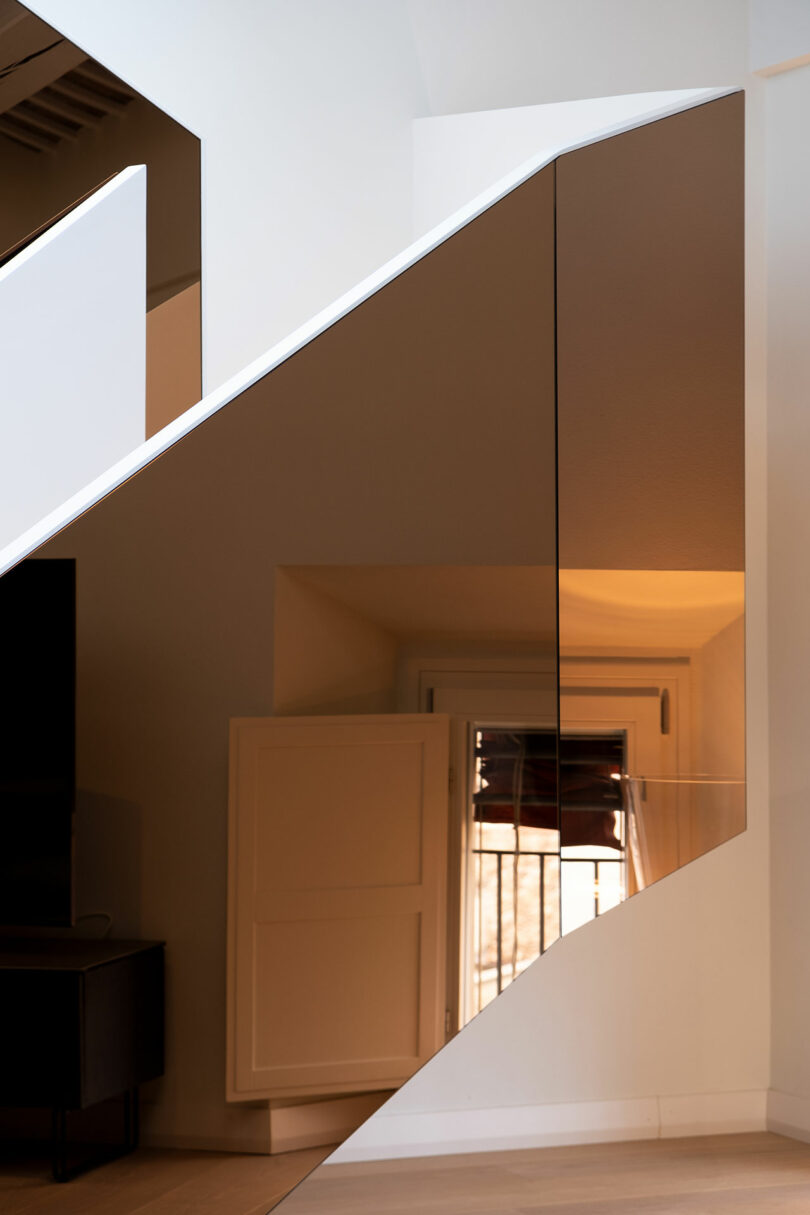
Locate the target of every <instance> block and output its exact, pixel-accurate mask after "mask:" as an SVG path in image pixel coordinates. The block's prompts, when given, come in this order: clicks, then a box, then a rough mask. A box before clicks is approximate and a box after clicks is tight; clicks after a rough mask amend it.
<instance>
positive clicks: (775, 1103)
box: [768, 1088, 810, 1143]
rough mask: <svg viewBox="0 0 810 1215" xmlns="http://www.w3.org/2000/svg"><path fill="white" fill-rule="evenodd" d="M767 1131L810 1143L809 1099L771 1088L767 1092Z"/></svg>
mask: <svg viewBox="0 0 810 1215" xmlns="http://www.w3.org/2000/svg"><path fill="white" fill-rule="evenodd" d="M768 1130H769V1131H774V1132H775V1133H776V1134H777V1135H787V1136H788V1137H789V1138H790V1139H801V1140H802V1142H803V1143H810V1098H809V1097H797V1096H796V1095H795V1094H794V1093H782V1092H780V1091H779V1090H778V1089H775V1088H772V1089H770V1090H769V1092H768Z"/></svg>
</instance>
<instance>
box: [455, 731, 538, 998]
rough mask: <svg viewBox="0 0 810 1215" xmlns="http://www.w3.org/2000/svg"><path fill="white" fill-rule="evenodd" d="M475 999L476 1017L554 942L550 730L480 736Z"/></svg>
mask: <svg viewBox="0 0 810 1215" xmlns="http://www.w3.org/2000/svg"><path fill="white" fill-rule="evenodd" d="M472 801H473V815H474V833H473V848H472V853H473V859H474V881H475V894H474V907H473V937H472V939H473V954H474V963H473V969H472V982H473V992H472V993H471V994H472V999H471V1001H470V1000H469V997H468V1007H470V1010H471V1012H480V1011H481V1009H482V1008H483V1007H484V1006H485V1005H486V1004H488V1003H489V1002H490V1000H493V999H494V998H495V996H497V995H499V994H500V993H501V991H503V989H504V987H506V986H507V985H508V984H509V983H511V982H512V980H513V979H515V978H517V976H518V975H519V974H520V973H521V972H522V971H523V970H525V969H526V967H527V966H528V965H529V964H530V963H531V962H533V961H534V959H535V958H536V957H537V956H538V954H541V953H543V952H544V951H545V949H546V948H547V947H548V946H549V945H550V944H551V942H552V941H554V940H556V939H557V937H558V936H559V859H560V844H559V840H560V836H559V831H558V829H557V741H556V734H555V731H553V730H547V729H546V730H543V729H535V730H531V729H524V730H497V729H486V728H485V729H479V730H476V732H475V774H474V781H473V797H472Z"/></svg>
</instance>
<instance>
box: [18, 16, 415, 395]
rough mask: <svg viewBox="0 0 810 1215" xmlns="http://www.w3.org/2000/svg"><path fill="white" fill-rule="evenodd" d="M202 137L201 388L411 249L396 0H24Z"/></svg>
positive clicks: (409, 94) (403, 24) (406, 41)
mask: <svg viewBox="0 0 810 1215" xmlns="http://www.w3.org/2000/svg"><path fill="white" fill-rule="evenodd" d="M28 7H29V8H31V9H33V10H34V11H35V12H36V13H37V14H38V15H40V16H41V17H43V18H44V19H45V20H46V21H50V22H51V23H52V24H54V25H56V26H57V28H58V29H59V30H60V31H61V32H62V33H64V34H65V35H66V36H67V37H68V38H70V39H72V40H73V41H74V42H76V43H78V44H79V45H80V46H81V47H83V48H84V49H85V50H86V51H87V52H88V53H89V54H91V55H93V56H94V57H95V58H97V59H99V60H100V61H101V62H102V63H104V64H105V66H107V67H109V68H110V69H111V70H112V71H113V72H115V73H116V74H117V75H118V76H120V77H122V78H123V79H124V80H126V81H127V82H129V83H131V84H132V85H133V86H134V87H135V88H137V89H138V90H139V91H140V92H141V93H143V94H144V95H145V96H146V97H148V98H149V100H151V101H153V102H154V103H155V104H156V105H158V106H160V107H161V108H162V109H164V110H165V111H166V112H167V113H169V114H170V115H171V116H172V117H174V118H176V119H177V120H178V121H179V122H181V123H183V124H184V125H185V126H186V127H188V128H189V129H190V130H192V131H193V132H194V133H195V134H197V135H199V136H200V137H201V138H202V140H203V274H204V276H205V277H204V287H203V291H204V296H203V334H204V350H203V362H204V367H205V375H206V383H205V385H204V388H205V390H206V391H210V390H211V389H212V388H214V387H216V386H217V385H219V384H221V383H222V382H223V381H224V380H226V379H227V378H228V377H229V376H231V375H233V374H234V373H235V372H237V371H239V370H240V369H241V368H242V367H243V366H244V365H245V364H247V363H249V362H250V361H251V360H252V359H254V358H256V357H257V356H258V355H259V354H261V353H262V352H263V351H264V350H266V349H268V348H269V347H270V346H271V345H273V343H274V342H276V341H278V340H279V339H280V338H282V337H284V336H285V335H286V334H288V333H289V332H291V331H292V330H293V329H294V328H296V326H298V325H299V324H301V323H302V322H303V321H305V320H306V319H307V318H308V317H310V316H311V315H312V314H314V313H315V312H317V311H318V310H319V309H321V308H322V307H324V306H325V305H326V304H328V303H330V302H331V300H333V299H334V298H335V297H336V296H338V295H340V294H341V293H342V292H343V291H345V290H347V289H348V288H349V287H351V286H353V285H354V283H356V282H357V281H358V280H359V279H360V278H362V277H363V276H364V275H365V274H367V273H369V272H370V271H371V270H373V269H374V268H375V267H376V266H378V265H379V264H381V263H382V262H384V261H385V260H386V259H387V258H388V257H390V256H392V255H393V254H394V253H395V252H397V251H398V250H399V249H401V248H402V247H403V246H405V245H406V244H408V243H409V241H410V230H411V216H410V205H411V204H410V189H411V168H410V156H411V153H410V121H411V119H412V118H413V117H415V116H416V115H420V114H424V113H427V102H426V99H425V93H424V88H423V84H422V79H421V75H420V72H419V67H418V64H417V60H416V55H415V50H414V46H413V38H412V34H411V29H410V25H409V23H408V18H407V12H406V9H405V5H404V2H403V0H385V2H384V3H380V2H379V0H341V3H339V4H336V3H335V2H334V0H272V2H268V0H230V2H229V3H228V4H200V3H199V0H172V2H171V3H170V4H167V3H166V0H117V3H115V4H110V3H109V0H33V2H32V3H31V4H29V6H28Z"/></svg>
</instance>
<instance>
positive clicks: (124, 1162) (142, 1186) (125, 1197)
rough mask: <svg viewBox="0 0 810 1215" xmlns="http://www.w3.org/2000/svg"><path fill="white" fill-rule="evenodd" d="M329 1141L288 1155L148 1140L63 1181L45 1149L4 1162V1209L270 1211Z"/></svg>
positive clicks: (254, 1214)
mask: <svg viewBox="0 0 810 1215" xmlns="http://www.w3.org/2000/svg"><path fill="white" fill-rule="evenodd" d="M330 1150H331V1149H329V1148H315V1149H311V1150H310V1151H306V1152H289V1153H288V1154H286V1155H284V1156H237V1155H235V1154H233V1153H231V1152H222V1153H220V1152H158V1151H154V1150H152V1149H150V1148H142V1149H141V1150H140V1151H137V1152H133V1153H132V1155H130V1156H124V1157H122V1158H121V1159H120V1160H115V1161H112V1162H111V1163H110V1164H105V1165H102V1166H101V1168H97V1169H93V1170H92V1171H91V1172H88V1173H84V1174H83V1175H81V1176H79V1177H76V1178H74V1179H73V1181H68V1182H65V1183H63V1184H59V1185H57V1184H56V1183H55V1182H53V1181H52V1180H51V1177H50V1172H49V1166H48V1164H47V1162H46V1161H45V1160H44V1159H43V1158H42V1156H41V1155H40V1156H38V1157H33V1158H29V1159H27V1160H21V1161H18V1162H16V1163H14V1164H9V1163H7V1162H0V1212H1V1213H2V1215H135V1213H136V1212H137V1215H265V1213H266V1212H267V1211H269V1210H270V1209H271V1208H272V1207H274V1206H275V1205H276V1204H277V1203H278V1202H279V1200H280V1199H281V1198H282V1197H283V1196H284V1195H285V1194H288V1193H289V1191H290V1190H291V1189H292V1187H293V1186H294V1185H295V1184H296V1183H297V1182H299V1181H300V1180H301V1178H302V1177H305V1176H306V1175H307V1173H308V1172H309V1171H310V1169H314V1168H315V1166H316V1165H317V1164H319V1163H320V1161H321V1160H323V1158H324V1156H326V1155H327V1154H328V1152H329V1151H330Z"/></svg>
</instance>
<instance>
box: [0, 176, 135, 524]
mask: <svg viewBox="0 0 810 1215" xmlns="http://www.w3.org/2000/svg"><path fill="white" fill-rule="evenodd" d="M145 322H146V171H145V169H144V168H143V167H137V168H133V169H126V170H125V171H124V172H123V173H121V174H119V176H118V177H117V178H115V179H114V180H113V181H112V182H110V183H109V184H108V185H106V186H104V187H103V188H102V189H101V190H99V191H98V192H97V193H96V194H94V195H93V196H92V197H91V198H89V199H88V200H87V201H86V202H84V203H82V204H81V206H79V207H77V208H76V209H75V210H73V211H72V212H71V213H70V214H68V215H67V216H65V218H64V219H62V220H60V221H59V222H58V223H57V224H55V225H54V226H53V227H52V228H50V229H49V230H48V231H47V232H46V233H45V234H44V235H42V236H41V237H39V239H38V240H36V241H35V242H34V243H33V244H31V245H29V246H28V247H27V248H26V249H24V250H23V251H22V252H21V253H19V254H18V255H17V256H16V257H14V258H12V260H11V261H9V262H7V263H6V265H5V266H3V267H2V268H0V366H2V369H3V372H2V375H3V388H2V410H0V547H2V546H3V545H4V544H7V543H8V542H9V541H11V540H14V539H15V538H16V537H17V536H18V535H20V534H21V533H22V532H24V531H26V529H27V528H29V527H31V526H32V525H33V524H34V523H36V522H37V521H38V520H39V519H41V518H42V517H43V516H44V515H46V514H47V513H48V512H49V511H51V510H53V509H54V507H57V506H59V505H60V503H62V502H63V501H64V500H65V499H66V498H69V497H70V495H71V494H73V493H75V492H76V490H78V489H80V488H81V487H82V486H83V485H85V484H86V483H87V482H88V481H91V480H92V479H93V478H94V477H96V476H98V474H99V473H102V472H104V471H105V469H107V468H108V467H109V466H110V465H112V464H114V463H115V461H116V460H118V459H120V457H121V456H123V455H125V454H126V453H127V452H129V451H131V450H132V449H133V448H134V447H136V446H137V445H138V444H139V443H142V442H143V438H144V384H145Z"/></svg>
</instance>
